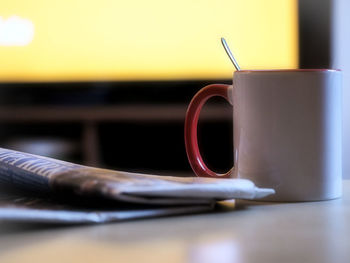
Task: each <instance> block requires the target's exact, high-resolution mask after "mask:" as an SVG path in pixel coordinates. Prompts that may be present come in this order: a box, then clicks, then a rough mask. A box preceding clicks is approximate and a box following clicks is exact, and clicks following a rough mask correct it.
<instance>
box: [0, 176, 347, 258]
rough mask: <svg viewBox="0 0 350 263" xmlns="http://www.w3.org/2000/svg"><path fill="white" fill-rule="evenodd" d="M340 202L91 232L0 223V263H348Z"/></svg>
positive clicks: (235, 209) (235, 206)
mask: <svg viewBox="0 0 350 263" xmlns="http://www.w3.org/2000/svg"><path fill="white" fill-rule="evenodd" d="M343 187H344V192H343V198H342V199H336V200H331V201H323V202H306V203H262V202H249V201H237V202H233V201H229V202H224V203H223V204H221V208H220V209H219V211H216V212H214V213H209V214H197V215H185V216H177V217H168V218H155V219H147V220H137V221H129V222H123V223H114V224H105V225H89V226H52V225H33V224H23V223H22V224H18V223H17V224H16V223H4V222H3V223H0V262H1V263H7V262H35V263H41V262H50V263H54V262H60V263H61V262H84V263H89V262H170V263H171V262H195V263H197V262H201V263H202V262H217V263H219V262H242V263H244V262H269V263H273V262H283V263H286V262H293V263H294V262H308V263H309V262H318V263H320V262H350V181H349V180H346V181H344V183H343Z"/></svg>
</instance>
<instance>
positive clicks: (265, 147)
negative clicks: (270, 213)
mask: <svg viewBox="0 0 350 263" xmlns="http://www.w3.org/2000/svg"><path fill="white" fill-rule="evenodd" d="M341 80H342V74H341V71H340V70H332V69H297V70H241V71H237V72H235V73H234V77H233V82H232V85H224V84H213V85H209V86H206V87H204V88H203V89H201V90H200V91H199V92H198V93H197V94H196V95H195V96H194V98H193V99H192V101H191V103H190V105H189V107H188V110H187V113H186V120H185V145H186V152H187V156H188V160H189V162H190V165H191V167H192V169H193V171H194V173H195V174H196V175H197V176H205V177H221V178H229V177H233V178H244V179H249V180H252V181H253V182H254V183H255V184H256V185H257V186H258V187H263V188H274V189H275V191H276V194H275V195H271V196H269V197H267V198H265V199H264V200H269V201H318V200H328V199H334V198H339V197H340V196H341V194H342V139H341V133H342V131H341V130H342V106H341V105H342V88H341ZM213 96H220V97H223V98H225V99H226V100H227V101H228V102H229V103H230V104H231V105H232V106H233V126H234V127H233V133H234V136H233V137H234V138H233V141H234V148H233V150H234V162H233V163H234V167H233V168H232V169H231V170H230V171H229V172H227V173H226V174H218V173H216V172H214V171H212V170H210V169H209V168H208V167H207V166H206V164H205V163H204V161H203V159H202V157H201V154H200V151H199V148H198V142H197V123H198V118H199V114H200V110H201V108H202V106H203V105H204V103H205V102H206V101H207V100H208V99H209V98H211V97H213ZM213 140H215V138H213ZM219 156H220V155H219V153H218V158H220V157H219Z"/></svg>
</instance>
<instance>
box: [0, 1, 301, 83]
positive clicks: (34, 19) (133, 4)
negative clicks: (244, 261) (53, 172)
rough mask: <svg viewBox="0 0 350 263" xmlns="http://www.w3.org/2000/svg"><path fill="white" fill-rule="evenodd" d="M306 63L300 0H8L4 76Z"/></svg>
mask: <svg viewBox="0 0 350 263" xmlns="http://www.w3.org/2000/svg"><path fill="white" fill-rule="evenodd" d="M221 36H224V37H225V38H226V40H227V42H228V44H229V45H230V47H231V49H232V51H233V53H234V54H235V56H236V59H237V60H238V62H239V64H240V66H241V67H242V68H244V69H263V68H265V69H266V68H296V67H297V66H298V50H297V46H298V32H297V0H283V1H281V0H264V1H261V0H249V1H242V0H220V1H219V0H218V1H213V0H177V1H168V0H147V1H144V0H128V1H120V0H91V1H86V0H60V1H56V0H51V1H49V0H26V1H24V0H2V1H1V8H0V57H1V60H0V82H12V81H17V82H18V81H20V82H21V81H24V82H38V81H99V80H113V81H115V80H159V79H161V80H164V79H215V78H231V75H232V70H233V66H232V65H231V62H230V61H229V59H228V58H227V57H226V54H225V52H224V50H223V48H222V46H221V44H220V37H221Z"/></svg>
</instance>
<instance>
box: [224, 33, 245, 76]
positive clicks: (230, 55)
mask: <svg viewBox="0 0 350 263" xmlns="http://www.w3.org/2000/svg"><path fill="white" fill-rule="evenodd" d="M221 44H222V46H223V47H224V49H225V51H226V54H227V55H228V57H229V58H230V60H231V61H232V64H233V65H234V66H235V68H236V69H237V71H240V70H241V68H240V67H239V65H238V63H237V61H236V60H235V58H234V56H233V54H232V52H231V50H230V48H229V46H228V45H227V43H226V40H225V38H223V37H222V38H221Z"/></svg>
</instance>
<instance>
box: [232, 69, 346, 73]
mask: <svg viewBox="0 0 350 263" xmlns="http://www.w3.org/2000/svg"><path fill="white" fill-rule="evenodd" d="M341 71H342V70H341V69H242V70H240V71H235V73H253V72H259V73H260V72H261V73H263V72H341Z"/></svg>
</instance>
